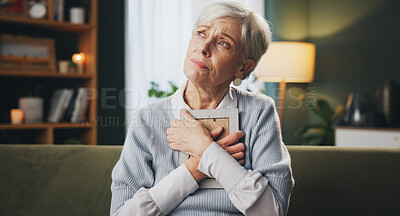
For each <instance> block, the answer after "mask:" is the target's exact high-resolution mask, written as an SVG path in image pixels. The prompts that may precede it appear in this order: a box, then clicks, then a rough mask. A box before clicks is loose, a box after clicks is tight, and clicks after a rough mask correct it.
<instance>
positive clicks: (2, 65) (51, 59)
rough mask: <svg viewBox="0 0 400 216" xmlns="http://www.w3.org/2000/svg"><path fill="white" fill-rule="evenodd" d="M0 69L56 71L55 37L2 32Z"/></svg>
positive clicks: (0, 38)
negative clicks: (35, 36)
mask: <svg viewBox="0 0 400 216" xmlns="http://www.w3.org/2000/svg"><path fill="white" fill-rule="evenodd" d="M0 70H14V71H49V72H54V71H56V56H55V42H54V39H52V38H34V37H28V36H20V35H8V34H0Z"/></svg>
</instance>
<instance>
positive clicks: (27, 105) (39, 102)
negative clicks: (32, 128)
mask: <svg viewBox="0 0 400 216" xmlns="http://www.w3.org/2000/svg"><path fill="white" fill-rule="evenodd" d="M18 104H19V108H20V109H21V110H22V111H24V113H25V123H40V122H43V99H42V98H40V97H22V98H20V99H19V100H18Z"/></svg>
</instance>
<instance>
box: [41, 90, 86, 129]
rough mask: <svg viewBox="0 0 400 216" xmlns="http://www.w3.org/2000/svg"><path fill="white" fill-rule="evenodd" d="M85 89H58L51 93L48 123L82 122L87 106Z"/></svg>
mask: <svg viewBox="0 0 400 216" xmlns="http://www.w3.org/2000/svg"><path fill="white" fill-rule="evenodd" d="M87 92H88V89H87V88H78V89H77V90H74V89H58V90H56V91H55V92H54V93H53V96H52V99H51V103H50V111H49V116H48V118H47V121H48V122H51V123H57V122H71V123H81V122H83V120H84V118H85V115H86V113H87V109H88V106H89V99H90V98H89V97H88V93H87Z"/></svg>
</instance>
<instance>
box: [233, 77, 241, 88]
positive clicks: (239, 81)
mask: <svg viewBox="0 0 400 216" xmlns="http://www.w3.org/2000/svg"><path fill="white" fill-rule="evenodd" d="M240 84H242V79H240V78H236V79H235V80H233V85H235V86H240Z"/></svg>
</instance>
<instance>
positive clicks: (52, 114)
mask: <svg viewBox="0 0 400 216" xmlns="http://www.w3.org/2000/svg"><path fill="white" fill-rule="evenodd" d="M73 93H74V90H73V89H58V90H56V91H55V92H54V93H53V96H52V98H51V102H50V111H49V115H48V117H47V121H48V122H51V123H56V122H59V121H60V119H61V117H62V115H63V114H64V111H65V110H66V109H67V108H68V105H69V103H70V101H71V99H72V95H73Z"/></svg>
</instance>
